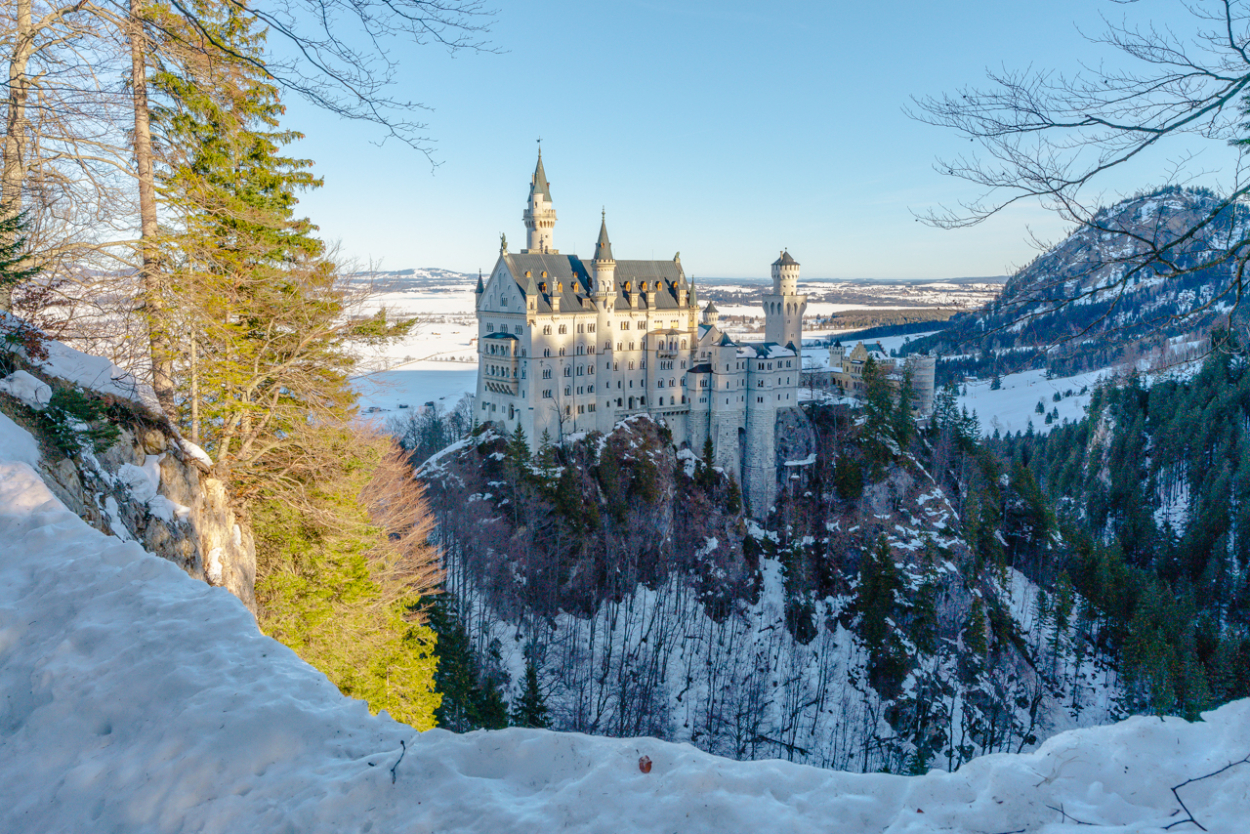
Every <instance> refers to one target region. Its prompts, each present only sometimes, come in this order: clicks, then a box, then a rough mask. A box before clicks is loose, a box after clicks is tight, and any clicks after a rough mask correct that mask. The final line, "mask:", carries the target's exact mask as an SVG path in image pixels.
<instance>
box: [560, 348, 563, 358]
mask: <svg viewBox="0 0 1250 834" xmlns="http://www.w3.org/2000/svg"><path fill="white" fill-rule="evenodd" d="M560 355H561V356H563V355H564V348H560Z"/></svg>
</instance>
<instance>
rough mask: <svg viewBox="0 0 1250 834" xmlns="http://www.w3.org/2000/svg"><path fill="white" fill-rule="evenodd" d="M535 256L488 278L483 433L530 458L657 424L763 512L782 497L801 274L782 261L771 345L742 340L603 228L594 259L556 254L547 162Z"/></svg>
mask: <svg viewBox="0 0 1250 834" xmlns="http://www.w3.org/2000/svg"><path fill="white" fill-rule="evenodd" d="M522 219H523V220H524V222H525V229H526V248H524V249H522V250H521V251H520V252H519V253H515V254H514V253H512V252H509V251H508V246H507V239H506V237H504V238H503V239H502V240H501V242H500V250H499V259H498V260H497V261H496V263H495V266H494V268H493V269H492V270H491V272H490V276H489V278H487V279H485V280H483V279H481V278H479V279H478V285H477V305H476V306H477V324H478V381H477V400H476V406H475V407H476V408H477V410H478V411H477V413H478V420H479V421H480V422H487V421H490V422H494V423H496V424H498V425H500V426H501V427H502V428H503V429H504V430H505V431H508V432H512V431H515V429H516V427H517V426H520V427H521V429H522V430H523V431H524V433H525V436H526V438H527V439H528V440H529V443H530V445H531V447H534V446H536V445H537V444H538V442H539V440H540V439H541V437H542V436H543V434H544V433H546V434H547V435H548V436H549V437H550V438H551V439H552V440H553V441H555V442H560V441H563V440H564V439H565V438H567V437H568V436H569V435H570V434H572V433H575V432H590V431H600V432H605V433H607V432H610V431H612V429H613V427H614V426H615V425H616V424H617V422H619V421H620V420H622V419H626V418H628V417H631V416H634V415H640V414H646V415H649V416H650V417H652V418H653V419H655V420H656V421H657V422H663V423H664V424H665V425H667V426H668V428H669V430H670V431H671V432H672V436H673V441H674V442H675V443H677V444H678V445H681V444H688V446H689V447H690V448H691V449H693V450H694V451H695V452H696V453H699V452H701V451H702V449H703V447H704V444H705V442H706V441H707V439H708V438H711V440H712V446H713V453H714V456H715V462H716V465H717V466H720V467H722V468H723V469H724V470H725V471H726V472H727V473H729V474H732V475H733V476H734V477H735V478H737V479H738V481H739V482H740V483H741V484H742V488H743V494H744V497H745V499H746V505H747V507H748V509H749V510H750V511H751V513H752V515H754V516H756V517H762V516H764V515H767V513H768V511H769V509H770V508H771V507H772V505H773V502H774V499H775V498H776V490H777V462H776V443H775V440H776V425H777V413H778V411H779V410H781V409H787V408H796V407H797V406H798V394H799V377H800V376H801V374H802V359H803V357H802V346H803V311H804V310H805V309H806V307H807V297H806V296H804V295H800V294H799V292H798V279H799V264H798V262H797V261H795V260H794V258H792V257H791V256H790V254H789V253H788V252H784V251H783V252H782V253H781V256H780V257H779V258H778V259H777V260H776V261H774V262H773V264H772V279H773V287H772V293H771V294H770V295H767V296H765V297H764V317H765V325H764V341H763V342H749V343H748V342H739V341H735V340H733V339H731V338H730V337H729V336H728V335H727V334H726V333H724V332H723V331H722V330H721V329H720V328H719V326H718V318H717V310H716V307H715V306H714V305H713V304H711V303H709V304H708V305H707V306H706V307H705V308H704V309H703V310H702V311H700V310H699V300H698V291H697V290H696V289H695V287H694V286H693V285H692V283H691V282H690V281H689V280H687V278H686V273H685V271H684V270H683V269H682V265H681V258H680V256H679V255H678V256H674V257H673V259H672V260H671V261H642V260H637V261H635V260H616V258H615V257H614V255H613V254H612V243H611V241H610V240H609V238H608V229H607V219H606V215H605V216H604V217H603V218H601V220H600V226H599V239H598V242H597V243H596V245H595V254H594V257H593V258H592V259H590V260H589V261H584V260H582V259H581V258H578V257H577V256H576V255H561V254H560V253H559V251H558V250H556V249H555V239H554V231H555V223H556V211H555V207H554V205H553V203H552V200H551V188H550V185H549V183H548V182H547V175H546V172H545V171H544V170H543V160H542V151H541V150H540V151H539V154H538V164H537V166H536V167H535V169H534V175H533V177H532V178H531V180H530V193H529V202H528V204H527V205H526V208H525V212H524V214H523V215H522Z"/></svg>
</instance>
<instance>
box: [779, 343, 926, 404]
mask: <svg viewBox="0 0 1250 834" xmlns="http://www.w3.org/2000/svg"><path fill="white" fill-rule="evenodd" d="M870 357H871V358H872V360H873V362H875V363H876V365H877V367H878V368H880V369H881V370H882V371H883V372H884V373H885V379H886V382H887V383H888V384H889V385H890V387H891V388H893V389H894V391H895V398H896V399H897V396H898V392H899V391H900V390H901V389H902V388H903V377H904V374H905V373H908V372H910V375H911V378H910V380H908V382H909V383H910V385H911V393H912V399H911V407H912V411H913V413H915V414H916V415H917V416H920V417H926V416H928V415H929V414H932V413H933V400H934V393H935V387H934V377H935V373H936V367H937V363H936V360H935V359H934V357H932V356H930V355H928V354H927V353H913V354H910V355H909V356H908V357H907V358H906V359H904V360H902V361H899V360H897V359H895V358H894V357H892V356H890V355H889V354H887V353H886V352H885V349H884V348H883V347H881V343H880V342H877V343H876V344H868V345H865V344H864V343H863V342H860V343H858V344H856V345H855V347H854V348H852V349H851V350H849V351H848V350H847V349H846V348H845V347H844V346H843V345H842V342H841V341H837V340H835V341H834V342H833V344H831V345H830V346H829V356H828V359H827V364H826V359H825V357H823V356H821V355H819V354H817V355H815V356H809V357H808V362H807V364H806V365H805V367H804V369H803V383H804V385H805V386H806V387H808V388H811V389H813V390H819V389H825V390H828V391H836V392H837V393H839V394H841V395H843V396H848V397H854V398H856V399H863V397H864V389H865V385H864V365H865V364H866V363H867V362H868V359H869V358H870Z"/></svg>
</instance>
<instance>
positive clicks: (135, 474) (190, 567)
mask: <svg viewBox="0 0 1250 834" xmlns="http://www.w3.org/2000/svg"><path fill="white" fill-rule="evenodd" d="M0 415H5V416H7V419H11V420H13V421H14V422H15V423H17V424H19V425H21V426H22V427H24V428H26V429H27V430H28V431H30V432H31V434H33V435H34V436H35V437H36V438H38V439H39V441H40V446H41V450H40V451H41V458H40V460H39V461H38V468H39V473H40V475H41V476H42V477H43V480H44V481H45V483H47V485H48V487H49V489H50V490H51V491H52V492H53V493H54V494H55V495H56V496H57V498H59V499H60V500H61V501H62V502H64V503H65V505H66V506H67V507H69V508H70V509H71V510H73V511H74V512H75V513H77V514H78V515H79V516H80V517H81V518H83V519H84V520H85V521H86V522H87V523H88V524H90V525H91V526H92V527H94V528H96V529H97V530H100V531H101V532H103V533H106V534H109V535H113V536H116V537H117V538H119V539H122V540H123V541H130V540H134V541H137V542H139V543H140V544H142V545H143V547H144V548H145V549H146V550H147V551H148V552H150V553H153V554H156V555H158V556H161V557H163V558H165V559H167V560H169V561H170V562H173V563H174V564H176V565H178V567H180V568H181V569H182V570H184V571H186V572H187V573H188V574H190V575H191V576H193V577H195V578H197V579H200V580H203V581H204V582H207V583H208V584H210V585H219V586H222V587H224V588H226V589H228V590H229V591H230V592H231V593H232V594H234V595H235V596H237V597H238V598H239V599H240V600H242V601H243V603H244V605H246V606H247V607H248V609H249V610H251V611H253V613H255V604H256V603H255V595H254V589H253V586H254V583H255V578H256V550H255V545H254V543H253V540H252V535H251V532H250V530H249V529H248V526H247V524H246V523H245V522H244V520H243V519H241V518H240V517H239V516H238V515H236V513H235V511H234V508H233V507H232V506H231V500H230V495H229V492H228V490H227V488H226V485H225V484H224V483H223V482H222V481H221V480H220V479H219V478H218V477H216V476H215V474H214V470H213V462H212V460H211V459H210V458H209V457H208V455H207V454H205V453H204V452H203V451H202V450H201V449H199V448H198V447H196V446H194V445H193V444H191V443H189V442H188V441H186V440H185V439H183V438H182V437H181V436H180V435H179V433H178V430H177V429H176V428H175V427H174V426H173V424H172V423H171V422H170V421H169V419H168V418H167V417H166V416H165V415H164V414H163V413H162V412H161V410H160V408H159V406H157V405H156V403H155V400H154V398H153V397H152V396H151V392H150V390H149V389H147V388H146V387H145V386H143V385H141V384H139V383H138V382H136V381H135V380H134V379H133V377H131V376H130V375H129V374H127V373H125V372H124V371H122V370H120V369H118V368H117V367H115V366H113V365H112V364H111V363H109V362H107V361H106V360H102V359H99V358H98V357H91V356H87V355H85V354H82V353H79V352H78V351H75V350H73V349H71V348H68V347H66V346H65V345H61V344H59V343H55V342H45V343H42V344H35V345H32V344H30V343H26V344H20V343H18V344H15V342H14V340H9V341H8V342H7V346H6V345H5V344H3V343H0ZM0 419H4V417H0Z"/></svg>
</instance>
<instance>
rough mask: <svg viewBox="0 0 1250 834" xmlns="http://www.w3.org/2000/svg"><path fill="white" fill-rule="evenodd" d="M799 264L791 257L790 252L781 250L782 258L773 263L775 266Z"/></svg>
mask: <svg viewBox="0 0 1250 834" xmlns="http://www.w3.org/2000/svg"><path fill="white" fill-rule="evenodd" d="M798 265H799V262H798V261H796V260H795V259H794V258H793V257H791V255H790V252H789V250H787V249H783V250H781V257H780V258H778V259H777V260H775V261H773V266H798Z"/></svg>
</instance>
